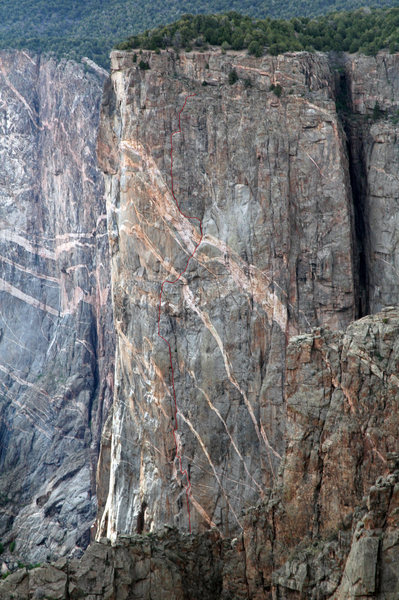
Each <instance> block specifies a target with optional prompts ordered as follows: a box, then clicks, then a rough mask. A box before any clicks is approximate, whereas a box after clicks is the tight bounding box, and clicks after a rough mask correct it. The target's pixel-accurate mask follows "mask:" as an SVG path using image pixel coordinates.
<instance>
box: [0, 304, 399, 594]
mask: <svg viewBox="0 0 399 600" xmlns="http://www.w3.org/2000/svg"><path fill="white" fill-rule="evenodd" d="M398 364H399V309H393V308H392V309H386V310H384V311H383V312H382V313H379V314H378V315H376V316H374V317H365V318H363V319H361V320H359V321H357V322H355V323H353V324H352V325H350V326H349V327H348V328H347V330H346V332H345V333H342V332H341V333H336V332H331V331H330V330H328V329H320V328H318V329H315V330H313V331H312V332H311V333H309V334H306V335H301V336H297V337H296V338H294V339H293V340H292V341H291V343H290V344H289V346H288V351H287V390H286V397H287V429H286V433H287V440H288V442H287V450H286V454H285V457H284V459H283V461H282V463H281V465H280V474H279V477H278V478H277V481H276V484H275V486H274V489H273V490H269V491H268V493H267V494H266V495H265V498H264V500H263V501H262V502H261V503H260V504H259V505H258V506H256V507H253V508H251V509H249V510H247V511H245V512H244V514H242V515H241V517H242V520H243V532H242V533H240V534H238V535H237V536H236V537H235V538H225V539H222V538H221V536H220V534H219V532H217V531H216V530H215V529H214V530H212V531H209V532H206V533H203V534H196V535H191V536H190V535H187V534H184V533H181V532H178V531H176V530H174V531H173V530H172V531H170V530H169V529H168V528H166V530H165V532H164V533H158V534H152V533H149V534H147V535H135V536H119V537H118V538H117V539H116V540H115V541H114V542H113V543H112V544H111V543H110V542H109V540H105V539H102V540H101V543H95V544H93V545H92V546H91V547H90V548H89V550H87V552H86V553H85V555H84V556H83V557H82V559H81V561H80V562H79V561H76V560H70V561H66V560H65V559H64V560H62V561H59V562H58V563H55V564H53V565H44V566H43V567H41V568H38V569H33V570H31V571H28V570H26V569H25V570H22V571H18V572H16V573H14V574H12V575H10V576H9V577H8V578H7V579H6V580H5V581H4V582H3V583H2V584H0V598H1V599H3V598H4V599H5V598H7V600H9V599H11V598H18V599H19V600H25V598H26V599H28V598H32V597H33V598H35V597H40V596H39V595H37V594H38V593H39V591H38V590H41V591H42V592H43V593H45V594H46V595H47V596H50V594H49V591H50V590H52V592H51V597H52V598H54V599H59V600H64V599H65V600H66V599H67V598H69V599H72V598H73V599H76V600H77V599H80V598H92V597H93V598H94V597H96V598H100V599H104V600H105V599H112V600H116V599H118V600H119V599H122V598H123V599H129V600H130V599H131V600H133V599H135V600H150V598H151V599H158V598H159V599H160V600H161V599H162V598H165V597H170V598H175V599H180V598H182V599H183V598H184V599H190V600H194V599H197V598H210V599H211V598H212V599H215V600H228V599H234V600H276V599H279V600H293V599H294V600H355V599H356V598H366V597H367V598H375V599H378V600H393V599H394V598H397V597H398V595H399V577H398V571H397V565H398V560H399V538H398V527H399V521H398V519H399V448H398V439H397V430H398V420H399V410H398V408H399V406H398V404H399V393H398V387H399V380H398V377H397V373H398ZM310 390H313V391H310ZM354 398H357V400H356V401H354ZM383 428H385V429H384V430H385V432H386V435H385V437H384V439H378V437H376V430H377V431H381V430H383ZM376 474H378V475H377V477H376ZM337 482H338V485H337ZM35 594H36V596H35ZM68 594H69V595H68Z"/></svg>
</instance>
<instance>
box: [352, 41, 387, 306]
mask: <svg viewBox="0 0 399 600" xmlns="http://www.w3.org/2000/svg"><path fill="white" fill-rule="evenodd" d="M345 71H346V78H347V98H348V108H349V110H350V112H349V114H348V115H347V117H346V119H345V120H346V122H347V125H348V127H347V132H348V142H349V147H350V152H351V155H352V169H353V178H354V180H355V181H357V185H356V184H355V186H354V187H355V188H356V189H354V202H355V205H356V204H357V209H358V211H359V212H360V213H361V221H362V223H361V224H360V228H359V231H358V233H359V235H360V236H361V237H362V240H363V242H362V244H363V245H364V256H363V261H364V265H363V267H362V269H363V271H364V279H365V281H364V286H365V289H366V295H367V303H366V305H365V311H364V312H363V314H368V313H371V314H373V313H375V312H378V311H379V310H381V309H382V308H384V307H385V306H390V305H394V304H397V303H398V298H399V211H398V202H399V200H398V197H399V194H398V184H399V161H398V150H397V147H398V140H399V112H398V111H399V55H397V54H394V55H390V54H386V53H383V52H380V53H379V54H378V56H376V57H371V56H358V55H354V56H352V57H347V58H346V63H345Z"/></svg>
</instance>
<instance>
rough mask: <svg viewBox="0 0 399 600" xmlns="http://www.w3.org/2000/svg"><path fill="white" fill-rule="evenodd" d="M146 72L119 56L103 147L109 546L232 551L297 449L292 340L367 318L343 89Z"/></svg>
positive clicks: (264, 76)
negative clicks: (130, 542)
mask: <svg viewBox="0 0 399 600" xmlns="http://www.w3.org/2000/svg"><path fill="white" fill-rule="evenodd" d="M140 58H141V59H142V61H144V62H145V61H149V63H150V66H151V68H150V69H149V70H142V69H140V66H139V63H138V62H134V58H133V55H132V53H126V52H125V53H124V52H114V53H113V55H112V87H111V88H110V90H109V92H108V94H107V95H106V96H105V98H104V101H103V108H102V117H101V125H100V134H99V144H98V147H99V159H100V163H101V166H102V168H103V170H104V172H105V174H106V196H107V202H108V222H109V231H110V240H111V253H112V279H113V294H114V311H115V324H116V333H117V359H116V362H117V365H116V395H115V401H114V412H113V422H112V425H111V428H110V430H111V437H112V440H111V442H109V441H108V442H107V444H108V446H109V452H106V453H105V455H106V456H107V457H109V462H108V463H107V462H106V461H105V462H104V463H102V467H101V469H100V481H99V489H100V490H101V491H100V493H101V496H102V497H105V496H106V490H108V489H109V493H108V498H107V500H106V503H105V507H104V510H103V511H101V512H102V514H100V517H101V518H100V527H99V535H100V536H101V535H107V536H109V537H111V538H113V537H115V536H116V534H117V533H118V532H123V533H132V532H135V531H142V530H143V531H149V530H152V529H154V528H155V529H156V528H157V527H158V526H160V525H162V524H163V523H167V524H170V525H176V526H178V527H179V528H181V529H183V530H187V529H188V528H189V517H190V518H191V527H192V530H193V531H201V530H203V529H207V528H209V527H216V528H217V529H218V530H219V531H220V532H221V533H222V534H223V535H231V534H232V533H234V532H237V533H238V532H240V531H241V530H242V527H243V521H242V518H241V516H240V515H241V511H242V510H243V509H244V508H246V507H249V506H251V505H253V504H255V503H256V502H258V501H259V500H261V499H262V498H264V496H265V493H266V488H267V487H268V486H271V485H272V484H273V480H274V478H275V476H276V474H277V470H278V465H279V462H280V459H281V455H282V453H283V450H284V437H285V432H284V430H285V406H284V400H283V379H284V364H285V348H286V343H287V340H288V338H289V337H290V336H291V335H293V334H295V333H299V332H300V331H306V330H310V328H311V327H312V326H317V325H328V326H330V327H331V328H333V329H339V328H342V327H345V326H346V325H347V324H348V323H349V322H350V321H351V320H352V319H353V318H354V315H355V310H356V308H355V304H356V302H355V295H356V290H355V288H354V284H353V281H354V278H353V275H352V267H353V264H354V255H353V243H352V205H351V190H350V174H349V170H348V161H347V156H346V150H345V144H344V136H343V132H342V130H341V126H340V123H339V119H338V116H337V113H336V110H335V102H334V93H335V91H334V90H335V87H334V77H333V74H332V71H331V70H330V68H329V63H328V60H327V57H326V56H323V55H310V54H305V53H303V54H293V55H285V56H281V57H277V58H272V57H265V58H263V59H255V58H251V57H247V56H244V55H243V54H242V53H238V54H231V55H230V54H229V55H223V54H221V53H219V52H217V53H215V52H213V53H210V52H204V53H190V54H182V55H181V56H180V57H176V56H175V54H174V53H173V52H162V53H161V54H159V55H157V54H155V53H144V54H143V55H142V57H140ZM234 69H235V71H234ZM234 72H235V73H236V75H237V77H238V81H237V82H236V83H235V84H234V85H230V84H229V76H230V81H231V80H232V77H231V73H234ZM233 79H234V77H233ZM276 86H281V87H282V94H279V92H280V88H279V87H277V88H276ZM193 94H194V96H193ZM187 96H190V97H189V98H187ZM186 98H187V101H186V104H185V107H184V110H183V111H182V107H183V105H184V102H185V100H186ZM180 111H181V112H180ZM179 112H180V126H181V133H175V134H174V135H173V172H172V175H173V189H172V181H171V155H170V153H171V133H172V132H176V131H177V130H178V129H179ZM175 199H176V200H177V202H178V203H179V207H180V208H181V211H182V212H179V210H178V206H177V204H176V201H175ZM182 213H184V214H182ZM185 215H186V216H185ZM187 216H188V218H187ZM199 220H201V222H202V225H201V227H202V233H203V237H201V231H200V228H199ZM197 244H199V246H198V248H196V246H197ZM193 254H194V256H193V257H192V259H191V260H189V262H188V265H187V261H188V259H189V258H190V256H191V255H193ZM186 265H187V269H186V270H185V268H186ZM184 270H185V272H184V274H183V275H182V276H181V277H180V278H179V281H178V282H177V283H175V284H170V283H167V284H165V285H164V287H163V291H162V298H161V303H160V291H161V284H162V282H163V281H165V280H169V281H174V280H176V278H177V277H178V275H179V274H180V273H181V272H182V271H184ZM158 317H160V322H159V331H158ZM158 334H159V335H158ZM161 336H162V337H161ZM162 338H165V339H166V340H167V341H168V342H169V344H170V345H171V356H170V357H169V352H168V346H167V344H166V343H165V340H164V339H162ZM170 358H171V359H172V363H170ZM172 368H173V375H172ZM172 376H173V377H174V381H173V382H172ZM172 383H174V389H175V392H176V401H177V406H178V409H177V422H175V420H174V398H173V390H172V388H173V385H172ZM174 430H176V432H175V437H176V441H175V440H174V435H173V431H174ZM107 460H108V459H107ZM108 472H109V473H110V475H109V482H108V480H107V479H108V475H107V476H105V477H102V475H101V474H102V473H108ZM186 495H188V496H189V502H188V505H187V502H186Z"/></svg>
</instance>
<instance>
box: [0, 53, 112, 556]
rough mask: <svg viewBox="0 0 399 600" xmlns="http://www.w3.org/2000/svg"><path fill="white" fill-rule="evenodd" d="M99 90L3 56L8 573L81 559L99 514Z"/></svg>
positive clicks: (0, 351) (106, 289)
mask: <svg viewBox="0 0 399 600" xmlns="http://www.w3.org/2000/svg"><path fill="white" fill-rule="evenodd" d="M104 77H105V76H104V75H102V76H99V75H98V73H95V74H93V72H92V71H91V70H90V68H89V69H84V68H83V66H82V65H77V64H76V63H72V62H65V61H64V62H61V63H57V62H56V61H54V60H50V59H44V58H39V57H38V56H36V55H34V54H32V53H27V52H23V51H20V52H19V51H1V53H0V156H1V158H0V161H1V175H0V177H1V186H0V307H1V313H0V490H1V493H0V539H1V541H2V543H3V544H4V546H5V549H6V554H5V555H3V557H4V556H5V557H6V561H8V562H11V563H12V562H14V561H15V560H16V559H17V558H22V559H24V562H26V561H29V562H37V561H38V560H39V561H40V560H45V559H46V558H47V557H48V556H49V555H50V556H56V555H60V554H64V553H69V552H71V551H73V550H75V551H78V549H79V547H80V548H82V547H85V546H86V545H87V543H88V541H89V531H88V530H89V528H90V525H91V523H92V522H93V520H94V518H95V514H96V502H95V496H94V494H95V469H96V462H97V456H98V446H99V439H100V435H101V430H102V426H103V422H104V417H105V414H106V412H107V408H108V406H109V404H110V401H111V397H112V379H113V366H112V364H113V352H114V350H113V326H112V312H111V303H110V297H111V294H110V279H109V258H108V244H107V227H106V214H105V205H104V204H105V203H104V198H103V191H104V186H103V179H102V175H101V173H100V171H99V170H98V168H97V166H96V157H95V142H96V131H97V125H98V115H99V104H100V99H101V93H102V86H103V81H104ZM13 540H14V541H15V549H14V553H10V552H9V544H10V543H11V542H12V541H13Z"/></svg>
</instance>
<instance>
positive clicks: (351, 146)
mask: <svg viewBox="0 0 399 600" xmlns="http://www.w3.org/2000/svg"><path fill="white" fill-rule="evenodd" d="M330 61H331V68H332V70H333V73H334V75H335V100H336V107H337V114H338V116H339V118H340V121H341V125H342V128H343V130H344V132H345V136H346V153H347V160H348V171H349V180H350V181H349V183H350V195H351V199H352V210H351V214H352V244H353V278H354V281H353V283H354V290H355V318H356V319H360V318H361V317H363V316H365V315H367V314H369V312H370V308H369V272H370V264H369V263H370V258H369V247H370V244H369V230H368V209H367V198H368V177H367V165H366V157H365V137H366V136H367V133H368V130H369V127H370V125H369V124H368V122H367V120H366V119H365V118H364V117H363V116H361V115H354V113H353V105H352V94H351V85H350V80H349V76H348V72H347V70H346V65H345V58H344V57H339V56H330Z"/></svg>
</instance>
